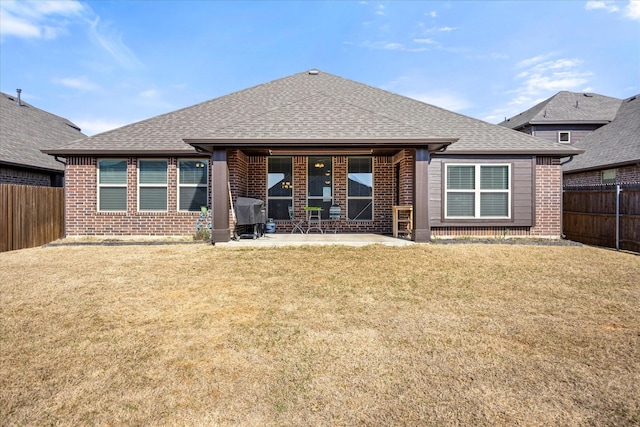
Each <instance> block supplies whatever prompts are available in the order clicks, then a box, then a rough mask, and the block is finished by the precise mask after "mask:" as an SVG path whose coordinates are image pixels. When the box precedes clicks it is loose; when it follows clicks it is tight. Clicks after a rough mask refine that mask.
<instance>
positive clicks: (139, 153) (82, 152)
mask: <svg viewBox="0 0 640 427" xmlns="http://www.w3.org/2000/svg"><path fill="white" fill-rule="evenodd" d="M41 151H42V152H43V153H45V154H49V155H50V156H65V157H68V156H91V157H96V156H118V157H123V156H135V157H151V156H192V155H198V154H200V153H198V151H197V150H196V149H195V148H194V149H193V150H188V149H187V150H88V149H86V148H84V149H68V150H65V149H54V150H41Z"/></svg>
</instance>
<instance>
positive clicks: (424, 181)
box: [413, 148, 431, 243]
mask: <svg viewBox="0 0 640 427" xmlns="http://www.w3.org/2000/svg"><path fill="white" fill-rule="evenodd" d="M430 161H431V155H430V154H429V150H428V149H426V148H417V149H416V155H415V172H414V179H415V185H414V186H413V188H414V192H415V193H414V195H413V203H414V206H413V240H414V241H415V242H416V243H425V242H429V241H431V227H430V226H429V162H430Z"/></svg>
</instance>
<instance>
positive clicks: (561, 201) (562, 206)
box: [560, 156, 575, 239]
mask: <svg viewBox="0 0 640 427" xmlns="http://www.w3.org/2000/svg"><path fill="white" fill-rule="evenodd" d="M574 157H575V156H569V158H568V159H567V160H565V161H564V162H560V167H562V166H564V165H566V164H567V163H569V162H571V161H573V158H574ZM560 188H562V193H561V197H560V237H561V238H562V239H566V238H567V235H566V234H564V173H562V170H561V171H560Z"/></svg>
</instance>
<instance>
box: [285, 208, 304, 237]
mask: <svg viewBox="0 0 640 427" xmlns="http://www.w3.org/2000/svg"><path fill="white" fill-rule="evenodd" d="M289 219H290V220H291V223H292V224H293V229H292V230H291V234H293V233H295V232H296V230H298V231H299V232H301V233H302V234H305V231H304V229H303V228H302V226H303V225H304V224H305V220H304V219H300V220H296V218H295V214H294V211H293V206H289Z"/></svg>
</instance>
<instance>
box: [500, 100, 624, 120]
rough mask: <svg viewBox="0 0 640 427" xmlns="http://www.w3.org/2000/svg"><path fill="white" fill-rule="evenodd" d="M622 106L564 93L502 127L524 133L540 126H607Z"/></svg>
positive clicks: (612, 101) (519, 115)
mask: <svg viewBox="0 0 640 427" xmlns="http://www.w3.org/2000/svg"><path fill="white" fill-rule="evenodd" d="M621 102H622V100H621V99H618V98H612V97H610V96H603V95H598V94H597V93H581V92H567V91H562V92H558V93H557V94H555V95H553V96H552V97H551V98H548V99H545V100H544V101H542V102H541V103H539V104H537V105H535V106H533V107H531V108H529V109H528V110H527V111H524V112H522V113H520V114H518V115H517V116H513V117H511V118H510V119H507V120H505V121H503V122H501V123H498V125H499V126H504V127H508V128H510V129H521V128H523V127H525V126H527V125H540V124H578V123H581V124H606V123H609V122H610V121H611V120H613V118H614V117H615V116H616V113H617V112H618V108H620V104H621Z"/></svg>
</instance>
